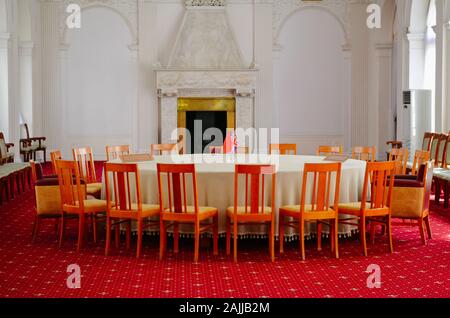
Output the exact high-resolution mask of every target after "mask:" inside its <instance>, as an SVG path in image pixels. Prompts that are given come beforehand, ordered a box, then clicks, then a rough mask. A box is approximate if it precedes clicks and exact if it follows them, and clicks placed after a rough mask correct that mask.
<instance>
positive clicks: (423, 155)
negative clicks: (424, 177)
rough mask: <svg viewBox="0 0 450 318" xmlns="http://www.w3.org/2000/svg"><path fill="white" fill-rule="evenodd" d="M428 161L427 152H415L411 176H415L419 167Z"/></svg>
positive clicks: (428, 154) (428, 155) (428, 153)
mask: <svg viewBox="0 0 450 318" xmlns="http://www.w3.org/2000/svg"><path fill="white" fill-rule="evenodd" d="M428 160H430V152H429V151H427V150H416V152H415V153H414V161H413V164H412V167H411V175H413V176H417V173H418V172H419V167H420V166H421V165H423V164H424V163H425V162H427V161H428Z"/></svg>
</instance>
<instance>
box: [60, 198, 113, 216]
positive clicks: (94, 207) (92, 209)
mask: <svg viewBox="0 0 450 318" xmlns="http://www.w3.org/2000/svg"><path fill="white" fill-rule="evenodd" d="M83 204H84V213H99V212H105V211H106V201H105V200H98V199H93V200H83ZM63 209H64V211H65V212H67V213H78V209H79V207H78V206H73V205H67V204H64V207H63Z"/></svg>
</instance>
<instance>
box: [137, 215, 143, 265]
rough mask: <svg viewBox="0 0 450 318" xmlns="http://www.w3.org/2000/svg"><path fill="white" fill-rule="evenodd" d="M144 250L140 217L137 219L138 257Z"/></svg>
mask: <svg viewBox="0 0 450 318" xmlns="http://www.w3.org/2000/svg"><path fill="white" fill-rule="evenodd" d="M141 250H142V219H138V221H137V250H136V258H139V257H140V256H141Z"/></svg>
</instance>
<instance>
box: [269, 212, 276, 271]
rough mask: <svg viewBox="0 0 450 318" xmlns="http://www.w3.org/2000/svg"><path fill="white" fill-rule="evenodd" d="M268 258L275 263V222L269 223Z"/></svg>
mask: <svg viewBox="0 0 450 318" xmlns="http://www.w3.org/2000/svg"><path fill="white" fill-rule="evenodd" d="M269 240H270V244H269V245H270V258H271V259H272V262H273V261H275V220H271V221H270V237H269Z"/></svg>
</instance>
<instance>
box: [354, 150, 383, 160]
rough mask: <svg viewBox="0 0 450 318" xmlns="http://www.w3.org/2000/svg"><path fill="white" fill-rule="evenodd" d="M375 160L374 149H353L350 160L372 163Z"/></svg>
mask: <svg viewBox="0 0 450 318" xmlns="http://www.w3.org/2000/svg"><path fill="white" fill-rule="evenodd" d="M376 158H377V152H376V148H375V147H353V148H352V159H356V160H363V161H367V162H374V161H375V159H376Z"/></svg>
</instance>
